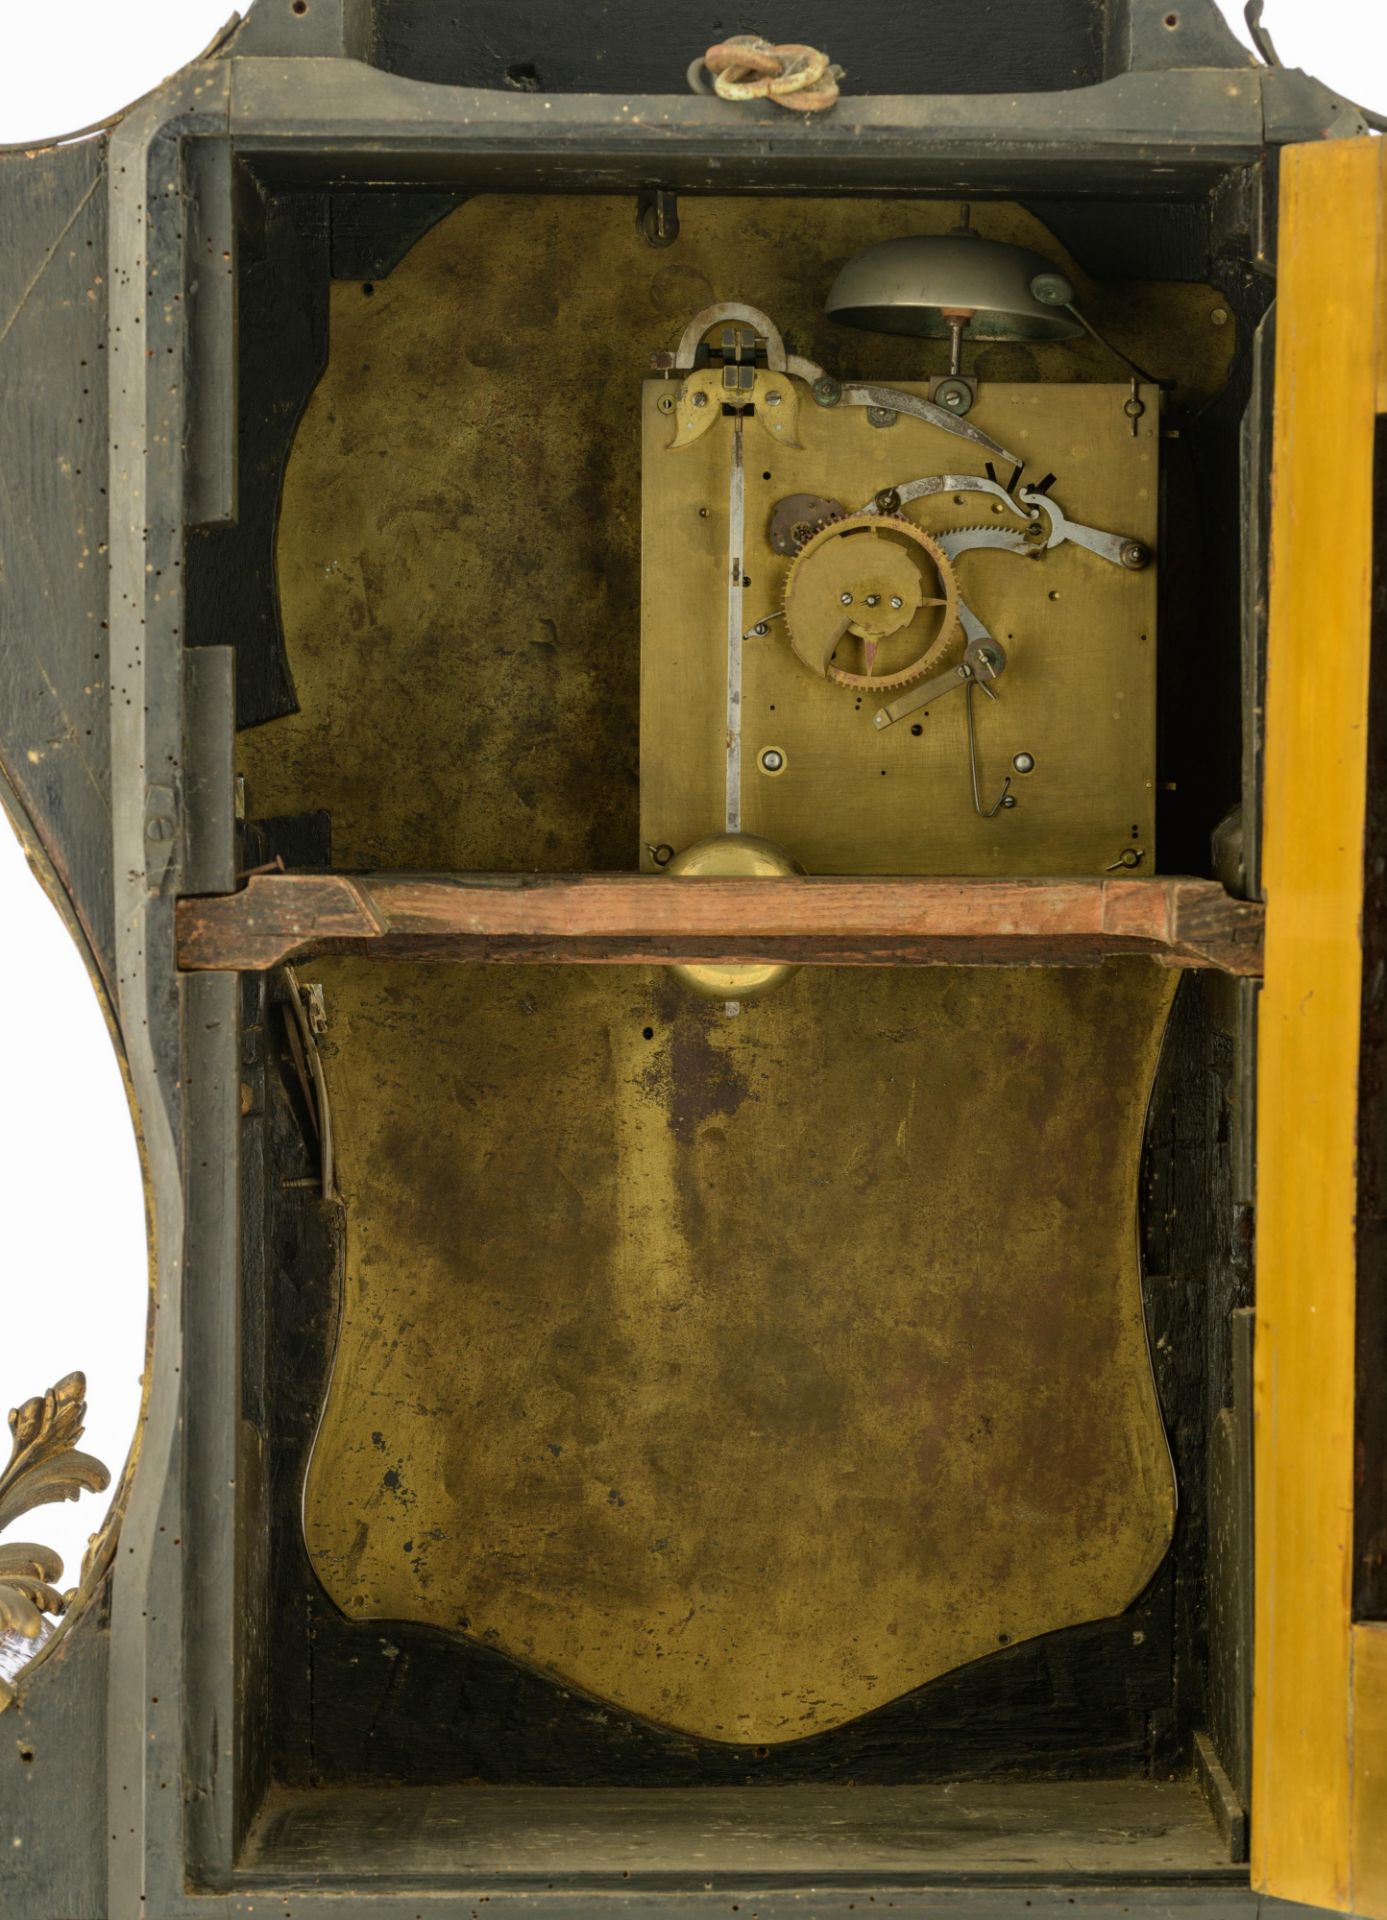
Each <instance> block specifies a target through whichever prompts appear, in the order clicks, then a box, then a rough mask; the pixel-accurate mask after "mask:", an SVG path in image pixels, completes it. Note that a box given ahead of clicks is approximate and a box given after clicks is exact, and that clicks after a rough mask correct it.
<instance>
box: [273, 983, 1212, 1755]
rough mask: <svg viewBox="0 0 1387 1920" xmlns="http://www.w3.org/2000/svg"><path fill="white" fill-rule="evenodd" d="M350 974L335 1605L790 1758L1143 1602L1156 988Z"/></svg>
mask: <svg viewBox="0 0 1387 1920" xmlns="http://www.w3.org/2000/svg"><path fill="white" fill-rule="evenodd" d="M321 972H322V976H323V980H324V984H325V989H326V1002H327V1009H328V1020H329V1029H328V1037H327V1039H326V1041H325V1043H324V1045H325V1058H326V1065H327V1075H328V1082H329V1086H330V1089H331V1093H332V1102H333V1112H334V1116H335V1121H336V1126H337V1134H338V1177H339V1181H340V1185H341V1190H342V1193H343V1197H344V1200H345V1203H346V1218H347V1263H348V1264H347V1277H346V1294H345V1302H344V1313H343V1319H342V1331H341V1338H340V1345H339V1350H338V1353H337V1358H336V1365H335V1368H334V1372H333V1378H332V1385H331V1390H330V1393H329V1396H328V1400H327V1406H326V1410H325V1413H324V1417H323V1422H322V1426H321V1430H320V1432H319V1435H318V1440H317V1445H316V1450H315V1452H314V1455H313V1459H312V1463H311V1468H310V1473H309V1478H308V1485H307V1493H306V1499H305V1507H304V1520H305V1527H306V1531H307V1540H308V1545H309V1550H310V1553H311V1555H312V1557H313V1561H314V1564H315V1566H316V1567H317V1569H318V1572H319V1574H320V1576H321V1578H322V1579H323V1581H324V1584H325V1585H326V1587H327V1590H328V1592H329V1593H330V1594H331V1596H332V1598H333V1599H334V1600H335V1601H336V1602H337V1604H338V1605H339V1606H340V1607H341V1608H342V1609H343V1610H344V1612H346V1613H347V1614H348V1615H349V1616H350V1617H352V1618H354V1619H382V1620H388V1619H412V1620H419V1621H427V1622H430V1623H432V1624H434V1625H437V1626H440V1627H447V1628H452V1629H455V1630H457V1631H459V1632H463V1633H467V1634H470V1635H473V1636H475V1637H476V1638H478V1639H479V1640H482V1641H483V1642H485V1643H486V1644H488V1645H490V1646H493V1647H495V1648H497V1649H498V1650H500V1651H503V1652H505V1653H508V1654H510V1655H512V1656H514V1657H515V1658H516V1659H518V1660H521V1661H525V1662H527V1663H529V1664H531V1665H533V1666H535V1667H537V1668H539V1669H541V1670H542V1671H544V1672H545V1673H548V1674H551V1675H554V1676H557V1677H559V1678H561V1679H562V1680H564V1681H565V1682H567V1683H569V1684H570V1685H573V1686H576V1687H578V1688H580V1689H583V1690H585V1691H586V1692H588V1693H589V1694H593V1695H596V1696H598V1697H600V1698H603V1699H607V1700H610V1701H614V1702H616V1703H618V1704H619V1705H620V1706H622V1707H624V1708H626V1709H628V1710H630V1711H634V1712H636V1713H639V1714H641V1715H644V1716H646V1717H647V1718H649V1719H651V1720H654V1721H658V1722H660V1723H661V1724H664V1725H668V1726H672V1727H675V1728H679V1729H682V1730H685V1731H687V1732H689V1733H691V1734H694V1735H699V1736H703V1737H706V1738H710V1739H714V1740H720V1741H736V1742H753V1743H755V1742H760V1743H766V1742H774V1741H783V1740H791V1739H795V1738H798V1737H800V1736H803V1735H806V1734H810V1733H814V1732H817V1731H821V1730H823V1729H826V1728H830V1727H833V1726H835V1725H838V1724H840V1723H842V1722H844V1721H847V1720H850V1719H853V1718H855V1717H856V1716H858V1715H860V1714H863V1713H866V1712H869V1711H870V1710H871V1709H872V1708H873V1707H877V1706H881V1705H883V1704H884V1703H885V1702H887V1701H888V1700H891V1699H892V1698H894V1697H896V1696H897V1695H899V1694H902V1693H904V1692H907V1691H909V1690H910V1689H912V1688H915V1687H918V1686H919V1685H921V1684H922V1683H923V1682H925V1681H927V1680H929V1679H931V1678H933V1677H934V1676H935V1675H937V1674H940V1673H943V1672H946V1671H947V1670H948V1669H950V1668H952V1667H955V1666H958V1665H960V1664H961V1663H963V1662H965V1661H969V1660H976V1659H979V1658H981V1657H982V1656H983V1655H985V1654H987V1653H988V1652H989V1651H992V1650H994V1649H996V1648H997V1647H998V1646H999V1645H1003V1644H1005V1643H1007V1642H1009V1641H1017V1640H1021V1639H1024V1638H1027V1637H1029V1636H1031V1635H1035V1634H1041V1633H1047V1632H1050V1631H1052V1630H1054V1629H1056V1628H1059V1627H1062V1626H1066V1625H1068V1624H1070V1623H1073V1622H1077V1621H1083V1620H1089V1619H1094V1618H1097V1617H1100V1616H1103V1615H1108V1614H1112V1613H1116V1612H1118V1611H1120V1610H1121V1609H1122V1608H1123V1607H1124V1606H1126V1605H1127V1603H1128V1602H1129V1601H1131V1600H1132V1599H1133V1598H1134V1597H1135V1596H1136V1595H1137V1593H1139V1592H1140V1590H1141V1589H1142V1587H1143V1586H1144V1585H1145V1583H1146V1582H1147V1580H1148V1579H1149V1578H1150V1576H1151V1575H1152V1573H1153V1572H1154V1571H1155V1569H1156V1567H1157V1565H1158V1564H1159V1562H1160V1559H1161V1557H1162V1555H1163V1554H1164V1552H1165V1549H1166V1547H1167V1545H1168V1543H1169V1540H1170V1535H1171V1527H1172V1523H1173V1518H1174V1487H1173V1482H1172V1475H1171V1469H1170V1462H1169V1457H1168V1454H1167V1450H1166V1443H1165V1436H1164V1433H1163V1430H1162V1426H1161V1421H1160V1417H1159V1413H1158V1410H1157V1406H1156V1399H1155V1391H1154V1386H1153V1382H1152V1377H1151V1367H1150V1361H1149V1357H1148V1353H1147V1346H1146V1332H1145V1327H1144V1324H1143V1317H1142V1308H1141V1293H1140V1285H1139V1274H1138V1266H1137V1236H1136V1218H1135V1209H1136V1193H1137V1171H1138V1156H1139V1152H1140V1143H1141V1137H1142V1127H1143V1121H1144V1116H1145V1112H1146V1106H1147V1100H1148V1095H1149V1091H1150V1086H1151V1080H1152V1074H1153V1071H1154V1066H1155V1060H1156V1054H1157V1050H1158V1047H1159V1043H1160V1038H1161V1034H1162V1031H1163V1029H1164V1024H1165V1018H1166V1013H1167V1010H1168V1008H1169V1004H1170V999H1171V995H1172V993H1173V991H1174V977H1173V976H1172V975H1171V974H1170V973H1168V972H1163V971H1162V970H1160V969H1159V968H1157V967H1155V966H1154V965H1152V964H1150V963H1148V962H1145V961H1140V960H1136V961H1117V962H1110V963H1108V964H1107V965H1104V966H1102V967H1095V968H1082V969H1075V970H1070V971H1062V970H1029V969H1015V970H999V969H995V968H980V969H967V968H962V969H957V970H953V969H950V970H943V969H923V970H918V971H912V970H909V969H904V970H902V969H891V968H877V969H871V968H868V969H860V970H859V969H832V970H820V969H813V968H806V969H804V970H802V971H801V972H800V973H799V974H798V975H797V976H796V977H795V979H794V980H792V981H791V982H789V983H788V984H787V985H786V986H785V987H783V988H782V989H781V990H780V991H779V992H778V993H777V994H775V995H772V996H770V997H769V998H768V999H766V1000H764V1001H760V1002H757V1003H755V1004H754V1005H752V1006H748V1007H747V1008H746V1009H744V1011H743V1013H742V1014H741V1016H740V1017H739V1018H737V1019H727V1018H726V1017H725V1016H724V1015H723V1013H722V1011H721V1009H720V1008H718V1007H714V1006H710V1005H708V1004H706V1003H702V1002H698V1001H695V1000H694V999H693V998H692V997H690V996H688V995H686V994H685V993H684V992H682V990H681V989H679V988H678V987H676V986H675V985H674V984H673V983H672V982H670V981H669V980H668V979H666V978H664V977H662V976H661V975H659V974H654V973H646V972H644V971H639V972H638V971H635V970H628V969H624V968H598V969H591V970H583V969H580V968H577V967H561V968H494V969H489V968H482V969H472V968H458V967H453V968H449V967H421V968H411V969H409V970H408V972H405V973H402V972H400V971H399V970H397V969H383V968H379V967H373V966H372V965H371V964H370V963H368V962H361V961H337V962H333V963H331V964H330V965H326V966H323V967H322V969H321Z"/></svg>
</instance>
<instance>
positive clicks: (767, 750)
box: [761, 747, 785, 773]
mask: <svg viewBox="0 0 1387 1920" xmlns="http://www.w3.org/2000/svg"><path fill="white" fill-rule="evenodd" d="M784 765H785V756H784V754H783V753H782V752H781V751H780V749H779V747H764V748H763V749H762V751H761V771H762V772H763V773H779V772H780V770H781V768H782V767H783V766H784Z"/></svg>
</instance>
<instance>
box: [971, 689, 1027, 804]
mask: <svg viewBox="0 0 1387 1920" xmlns="http://www.w3.org/2000/svg"><path fill="white" fill-rule="evenodd" d="M979 684H981V683H980V682H979V681H977V680H975V679H974V678H973V677H972V675H971V673H970V674H969V677H968V680H967V683H966V685H965V687H964V690H963V692H964V698H965V699H966V701H967V702H968V771H969V773H970V774H971V775H972V776H973V811H974V812H975V813H977V814H979V815H980V816H981V817H982V818H983V819H984V820H990V819H991V818H992V816H993V814H995V813H997V812H999V811H1000V809H1001V808H1003V807H1014V806H1015V805H1016V801H1015V799H1014V797H1013V795H1012V791H1011V775H1010V774H1008V775H1007V778H1006V785H1005V786H1004V787H1003V788H1002V791H1001V792H1000V793H999V794H998V795H997V798H996V799H995V800H994V801H993V803H992V805H991V806H990V807H985V806H984V805H983V803H982V796H981V794H979V792H978V749H977V742H976V739H975V736H974V732H973V689H974V687H976V686H978V685H979ZM983 692H984V693H985V694H986V695H987V696H988V698H989V699H990V700H995V699H996V698H997V696H996V694H995V693H993V691H992V689H991V687H988V686H984V687H983Z"/></svg>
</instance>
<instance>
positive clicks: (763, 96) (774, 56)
mask: <svg viewBox="0 0 1387 1920" xmlns="http://www.w3.org/2000/svg"><path fill="white" fill-rule="evenodd" d="M703 64H704V66H705V67H706V68H707V70H708V72H709V74H711V76H712V80H713V91H714V92H715V93H716V94H717V95H718V97H719V99H721V100H774V102H775V104H776V105H777V106H778V107H793V108H794V109H795V111H796V112H797V113H823V112H824V111H825V110H826V109H827V108H829V107H831V106H832V105H833V104H834V102H835V101H836V100H837V98H838V82H839V81H840V80H841V79H842V77H843V69H842V68H841V67H835V66H833V65H831V64H830V62H829V58H828V55H827V54H826V53H820V52H819V50H818V48H817V47H805V46H800V45H798V44H797V43H795V42H793V41H790V42H787V43H785V44H784V45H781V46H773V45H772V44H771V43H770V42H769V41H768V40H762V39H761V38H760V36H759V35H757V34H754V33H739V34H734V35H733V37H732V38H731V39H730V40H720V41H719V42H718V43H717V45H716V46H713V47H709V49H708V51H707V53H705V54H704V56H703Z"/></svg>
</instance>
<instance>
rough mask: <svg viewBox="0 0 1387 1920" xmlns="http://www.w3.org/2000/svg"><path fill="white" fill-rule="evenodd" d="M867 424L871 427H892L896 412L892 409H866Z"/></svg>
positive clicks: (894, 422)
mask: <svg viewBox="0 0 1387 1920" xmlns="http://www.w3.org/2000/svg"><path fill="white" fill-rule="evenodd" d="M867 423H868V425H869V426H873V427H894V426H895V424H896V410H895V408H894V407H868V409H867Z"/></svg>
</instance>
